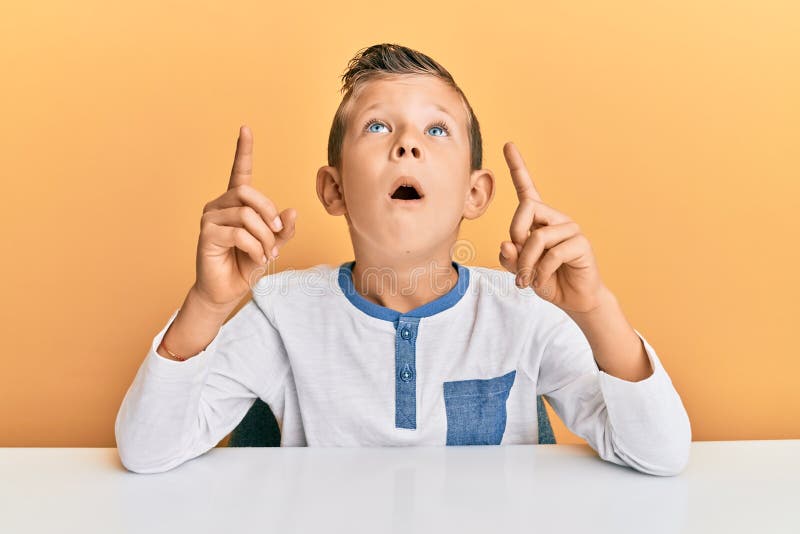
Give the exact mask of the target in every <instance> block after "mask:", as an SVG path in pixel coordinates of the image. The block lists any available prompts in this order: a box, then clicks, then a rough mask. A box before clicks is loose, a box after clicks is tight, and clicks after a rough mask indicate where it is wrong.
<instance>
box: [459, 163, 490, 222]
mask: <svg viewBox="0 0 800 534" xmlns="http://www.w3.org/2000/svg"><path fill="white" fill-rule="evenodd" d="M469 183H470V189H469V191H468V192H467V197H466V199H464V214H463V217H464V219H477V218H478V217H480V216H481V215H483V213H484V212H485V211H486V209H487V208H488V207H489V203H490V202H491V201H492V199H493V198H494V174H493V173H492V171H490V170H489V169H477V170H474V171H472V173H471V174H470V176H469Z"/></svg>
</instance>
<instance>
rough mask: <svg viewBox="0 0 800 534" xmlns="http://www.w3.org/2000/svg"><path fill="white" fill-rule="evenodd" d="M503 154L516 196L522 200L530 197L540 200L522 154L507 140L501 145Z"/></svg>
mask: <svg viewBox="0 0 800 534" xmlns="http://www.w3.org/2000/svg"><path fill="white" fill-rule="evenodd" d="M503 155H504V156H505V158H506V164H507V165H508V169H509V170H510V171H511V179H512V180H513V181H514V188H515V189H516V190H517V198H518V199H519V200H524V199H528V198H531V199H533V200H538V201H539V202H541V201H542V197H541V196H539V192H538V191H537V190H536V187H535V186H534V185H533V180H531V176H530V174H528V168H527V167H526V166H525V161H524V160H523V159H522V154H520V153H519V150H518V149H517V146H516V145H515V144H514V143H512V142H511V141H509V142H508V143H506V144H505V145H503Z"/></svg>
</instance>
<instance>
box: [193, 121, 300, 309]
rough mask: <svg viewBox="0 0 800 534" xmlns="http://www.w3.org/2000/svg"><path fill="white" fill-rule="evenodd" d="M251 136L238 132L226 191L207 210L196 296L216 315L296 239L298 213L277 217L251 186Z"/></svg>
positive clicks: (230, 306)
mask: <svg viewBox="0 0 800 534" xmlns="http://www.w3.org/2000/svg"><path fill="white" fill-rule="evenodd" d="M252 180H253V134H252V132H251V131H250V128H248V127H247V126H242V127H241V128H240V129H239V139H238V141H237V142H236V156H235V158H234V160H233V168H232V169H231V177H230V180H229V182H228V190H227V191H225V193H223V194H222V195H220V196H219V197H217V198H215V199H214V200H212V201H211V202H209V203H208V204H206V205H205V207H204V208H203V216H202V218H201V220H200V239H199V240H198V243H197V266H196V268H197V279H196V281H195V283H194V286H193V287H192V290H193V291H195V293H197V294H198V295H199V296H200V298H202V299H203V300H204V301H205V302H206V303H207V304H209V305H210V306H213V307H214V308H217V309H226V310H229V311H230V310H232V309H233V308H235V307H236V305H237V304H238V303H239V301H240V300H241V299H242V297H244V296H245V295H246V294H247V292H248V291H250V290H251V289H252V287H251V284H253V283H255V282H257V281H258V280H257V279H255V277H256V276H260V275H263V274H264V272H265V271H266V263H267V261H268V260H270V259H274V258H275V257H277V256H278V250H279V249H280V248H281V247H282V246H283V245H284V244H285V243H286V242H287V241H288V240H289V239H291V238H292V237H293V236H294V229H295V219H296V218H297V211H296V210H295V209H293V208H287V209H285V210H283V211H282V212H280V213H278V209H277V208H276V207H275V204H274V203H273V202H272V201H271V200H270V199H268V198H267V197H265V196H264V195H263V194H262V193H261V192H259V191H258V190H257V189H256V188H254V187H253V186H252V185H251V182H252Z"/></svg>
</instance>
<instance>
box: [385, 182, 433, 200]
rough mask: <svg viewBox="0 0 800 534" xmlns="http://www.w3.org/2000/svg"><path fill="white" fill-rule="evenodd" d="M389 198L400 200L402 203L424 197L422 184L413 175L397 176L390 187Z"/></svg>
mask: <svg viewBox="0 0 800 534" xmlns="http://www.w3.org/2000/svg"><path fill="white" fill-rule="evenodd" d="M390 191H391V193H389V198H390V199H391V200H401V201H404V202H403V203H406V202H408V203H415V202H414V201H419V200H422V199H423V198H425V191H423V190H422V184H420V183H419V181H418V180H417V179H416V178H414V177H413V176H400V177H398V178H397V179H396V180H395V181H394V183H393V184H392V185H391V188H390Z"/></svg>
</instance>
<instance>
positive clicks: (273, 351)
mask: <svg viewBox="0 0 800 534" xmlns="http://www.w3.org/2000/svg"><path fill="white" fill-rule="evenodd" d="M179 311H180V309H178V310H176V311H175V312H173V313H172V315H171V316H170V318H169V319H168V320H167V324H166V325H165V326H164V327H163V328H162V329H161V331H160V332H159V333H158V334H156V336H155V338H154V339H153V341H152V343H151V345H150V349H149V351H148V353H147V356H146V357H145V359H144V361H143V362H142V363H141V365H140V366H139V369H138V371H137V373H136V376H135V377H134V380H133V383H132V384H131V385H130V387H129V388H128V390H127V392H126V394H125V397H124V399H123V401H122V404H121V406H120V408H119V411H118V413H117V418H116V421H115V425H114V432H115V436H116V441H117V450H118V453H119V456H120V459H121V461H122V464H123V465H124V466H125V468H126V469H128V470H130V471H134V472H137V473H158V472H163V471H167V470H169V469H172V468H174V467H176V466H178V465H180V464H182V463H184V462H185V461H187V460H190V459H192V458H195V457H197V456H199V455H201V454H203V453H205V452H207V451H209V450H210V449H212V448H213V447H214V446H216V445H217V444H218V443H219V441H220V440H221V439H222V438H224V437H225V436H226V435H227V434H228V433H229V432H230V431H231V430H233V429H234V428H235V427H236V426H237V425H238V424H239V422H240V421H241V420H242V419H243V418H244V416H245V414H246V413H247V411H248V410H249V409H250V407H251V406H252V405H253V403H254V402H255V400H256V398H257V397H260V398H262V399H263V400H264V402H266V403H267V404H270V403H271V402H273V401H274V400H275V399H278V398H280V397H281V395H282V388H283V386H284V382H285V378H286V375H287V373H288V363H287V358H286V351H285V347H284V345H283V343H282V341H281V338H280V335H279V333H278V331H277V329H276V328H275V326H274V325H273V323H272V321H271V320H270V319H269V318H268V317H267V316H266V315H265V313H264V311H262V309H261V308H259V306H258V305H257V304H256V303H255V301H254V300H250V301H249V302H248V303H247V304H245V305H244V306H243V307H242V308H241V309H240V310H239V311H238V312H237V313H236V314H235V315H234V316H233V317H232V318H230V319H229V320H228V321H227V322H226V323H225V324H224V325H223V326H222V327H221V328H220V330H219V332H218V333H217V335H216V337H215V338H214V339H213V340H212V341H211V343H209V345H208V346H207V347H206V348H205V350H203V351H201V352H200V353H198V354H197V355H196V356H193V357H192V358H189V359H188V360H186V361H182V362H181V361H177V360H171V359H168V358H164V357H163V356H161V355H160V354H158V353H157V352H156V349H158V346H159V345H160V344H161V339H162V338H163V337H164V334H165V333H166V331H167V329H168V328H169V326H170V325H171V324H172V322H173V321H174V320H175V317H176V316H177V315H178V312H179Z"/></svg>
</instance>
